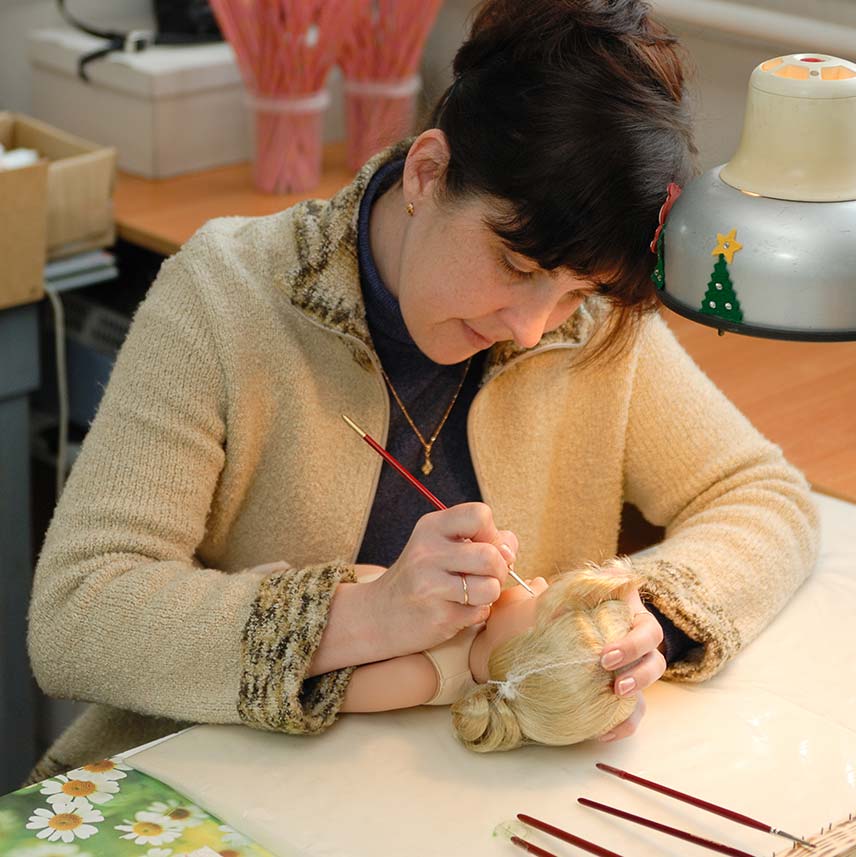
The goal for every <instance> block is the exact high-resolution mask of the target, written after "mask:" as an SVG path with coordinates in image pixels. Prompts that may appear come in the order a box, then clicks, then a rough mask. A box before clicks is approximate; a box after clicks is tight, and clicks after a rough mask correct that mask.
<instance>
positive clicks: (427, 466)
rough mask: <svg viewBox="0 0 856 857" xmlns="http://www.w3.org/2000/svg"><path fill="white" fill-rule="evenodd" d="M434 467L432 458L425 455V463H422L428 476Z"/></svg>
mask: <svg viewBox="0 0 856 857" xmlns="http://www.w3.org/2000/svg"><path fill="white" fill-rule="evenodd" d="M433 469H434V465H433V464H431V459H430V458H428V456H427V455H426V456H425V463H424V464H423V465H422V472H423V473H424V474H425V475H426V476H427V475H428V474H429V473H430V472H431V471H432V470H433Z"/></svg>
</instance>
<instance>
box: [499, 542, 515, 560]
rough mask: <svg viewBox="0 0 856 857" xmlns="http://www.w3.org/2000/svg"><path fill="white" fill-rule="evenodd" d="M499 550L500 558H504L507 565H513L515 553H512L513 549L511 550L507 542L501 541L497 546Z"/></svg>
mask: <svg viewBox="0 0 856 857" xmlns="http://www.w3.org/2000/svg"><path fill="white" fill-rule="evenodd" d="M499 552H500V553H501V554H502V558H503V559H504V560H505V561H506V562H507V563H508V564H509V565H513V563H514V560H515V559H516V557H515V555H514V551H513V550H512V549H511V548H510V547H509V546H508V545H507V544H505V542H503V543H502V544H501V545H500V546H499Z"/></svg>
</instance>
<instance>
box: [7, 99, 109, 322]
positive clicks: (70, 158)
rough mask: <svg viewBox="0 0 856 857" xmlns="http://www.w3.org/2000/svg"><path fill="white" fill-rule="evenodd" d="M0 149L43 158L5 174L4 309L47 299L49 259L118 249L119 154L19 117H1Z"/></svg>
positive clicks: (13, 114)
mask: <svg viewBox="0 0 856 857" xmlns="http://www.w3.org/2000/svg"><path fill="white" fill-rule="evenodd" d="M0 143H2V144H3V145H4V146H5V147H6V148H8V149H16V148H19V147H23V148H27V149H35V150H36V151H37V152H39V154H40V155H42V160H41V161H39V163H38V164H34V165H32V166H30V167H21V168H19V169H14V170H0V308H2V307H7V306H15V305H17V304H21V303H29V302H32V301H37V300H39V299H40V298H41V297H42V295H43V294H44V291H43V284H42V280H43V276H44V265H45V261H46V259H57V258H61V257H63V256H70V255H73V254H75V253H80V252H83V251H84V250H93V249H96V248H98V247H107V246H109V245H110V244H113V242H114V241H115V239H116V232H115V225H114V222H113V185H114V183H115V177H116V151H115V149H111V148H105V147H103V146H98V145H96V144H95V143H90V142H88V141H86V140H82V139H80V138H79V137H75V136H73V135H72V134H68V133H66V132H65V131H61V130H59V129H58V128H52V127H51V126H50V125H46V124H45V123H44V122H39V121H38V120H36V119H31V118H30V117H28V116H22V115H20V114H15V113H0Z"/></svg>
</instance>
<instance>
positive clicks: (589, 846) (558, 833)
mask: <svg viewBox="0 0 856 857" xmlns="http://www.w3.org/2000/svg"><path fill="white" fill-rule="evenodd" d="M517 817H518V818H519V819H520V820H521V821H522V822H523V823H524V824H528V825H529V826H530V827H534V828H536V829H537V830H543V831H544V833H549V834H550V836H555V837H556V839H561V840H562V842H569V843H570V844H571V845H576V846H577V848H582V850H583V851H588V852H589V854H597V855H598V857H621V855H620V854H616V853H615V852H614V851H610V850H609V849H607V848H601V846H600V845H595V844H594V842H589V841H588V840H586V839H580V837H579V836H574V834H573V833H568V831H567V830H562V828H561V827H554V826H553V825H552V824H547V822H546V821H540V820H539V819H537V818H533V817H532V816H531V815H524V814H523V813H522V812H518V813H517Z"/></svg>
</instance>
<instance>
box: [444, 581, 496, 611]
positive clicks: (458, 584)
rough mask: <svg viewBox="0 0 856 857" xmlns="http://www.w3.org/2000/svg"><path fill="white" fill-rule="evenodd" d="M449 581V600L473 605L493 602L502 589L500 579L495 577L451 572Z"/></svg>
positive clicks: (477, 605) (478, 605)
mask: <svg viewBox="0 0 856 857" xmlns="http://www.w3.org/2000/svg"><path fill="white" fill-rule="evenodd" d="M449 581H450V582H449V593H450V595H449V601H457V602H458V603H459V604H464V605H470V606H473V607H481V606H483V605H485V604H487V605H490V604H493V602H494V601H496V599H497V598H499V593H500V591H501V587H500V585H499V581H498V580H497V579H496V578H495V577H481V576H479V575H477V574H450V575H449Z"/></svg>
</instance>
